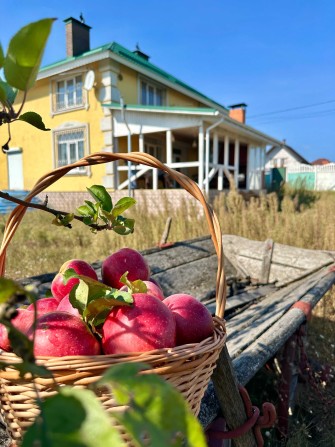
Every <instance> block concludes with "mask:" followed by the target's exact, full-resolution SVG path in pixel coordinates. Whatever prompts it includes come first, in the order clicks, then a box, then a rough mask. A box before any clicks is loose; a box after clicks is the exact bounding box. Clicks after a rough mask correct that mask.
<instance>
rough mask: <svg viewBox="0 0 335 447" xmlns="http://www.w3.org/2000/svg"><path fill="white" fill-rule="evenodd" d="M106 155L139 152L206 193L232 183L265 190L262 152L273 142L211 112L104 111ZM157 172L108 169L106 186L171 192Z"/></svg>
mask: <svg viewBox="0 0 335 447" xmlns="http://www.w3.org/2000/svg"><path fill="white" fill-rule="evenodd" d="M101 128H102V130H103V132H104V136H105V150H108V151H113V152H126V151H140V152H147V153H150V154H151V155H154V156H156V157H157V158H158V159H159V160H161V161H162V162H164V163H165V164H167V165H168V166H169V167H171V168H173V169H178V170H180V171H182V172H183V173H185V174H186V175H188V176H189V177H191V178H192V179H193V180H195V181H196V182H197V183H198V185H199V186H200V187H201V188H202V189H203V190H204V191H205V192H207V193H208V192H209V189H216V190H219V191H221V190H223V189H226V188H228V187H229V182H233V183H234V184H235V186H236V188H238V189H241V190H260V189H263V188H264V167H265V150H266V145H267V144H273V140H272V139H271V138H270V137H267V136H266V135H264V134H261V133H260V132H258V131H255V130H254V129H252V128H250V127H249V126H246V125H242V124H241V123H238V122H237V121H235V120H232V119H231V118H229V117H228V115H227V116H222V115H220V114H219V113H218V112H217V111H216V110H215V109H206V108H201V109H200V108H199V109H197V108H180V107H151V106H138V105H134V106H129V105H128V106H127V107H126V108H123V109H121V106H120V104H110V105H106V106H105V118H104V119H103V120H102V122H101ZM161 174H162V173H159V172H158V171H157V169H154V168H150V167H147V166H144V165H126V164H122V163H119V164H118V166H117V168H116V169H115V170H113V166H112V165H110V166H107V171H106V177H105V179H104V180H105V185H106V186H109V187H112V188H114V189H119V190H120V189H124V188H152V189H154V190H155V189H158V188H160V187H165V188H174V187H177V185H174V184H173V183H168V182H165V181H164V180H165V179H164V178H163V177H162V175H161Z"/></svg>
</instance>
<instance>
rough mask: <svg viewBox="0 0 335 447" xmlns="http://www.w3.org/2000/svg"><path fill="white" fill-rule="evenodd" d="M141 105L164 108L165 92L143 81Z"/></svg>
mask: <svg viewBox="0 0 335 447" xmlns="http://www.w3.org/2000/svg"><path fill="white" fill-rule="evenodd" d="M140 103H141V104H143V105H149V106H163V105H164V103H165V90H164V89H162V88H161V87H159V86H158V85H155V84H151V83H149V82H147V81H143V80H142V81H141V94H140Z"/></svg>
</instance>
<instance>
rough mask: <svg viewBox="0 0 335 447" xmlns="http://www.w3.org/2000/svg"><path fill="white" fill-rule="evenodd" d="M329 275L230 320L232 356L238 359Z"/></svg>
mask: <svg viewBox="0 0 335 447" xmlns="http://www.w3.org/2000/svg"><path fill="white" fill-rule="evenodd" d="M327 274H328V270H323V271H322V272H318V273H317V274H315V275H313V278H310V279H309V280H308V281H305V282H303V283H302V284H301V283H300V285H298V286H296V285H294V287H289V288H288V289H289V290H283V291H280V292H275V293H274V294H272V296H270V297H267V298H266V299H264V300H262V301H261V302H260V303H257V304H256V305H255V306H252V307H250V308H248V309H247V310H246V311H245V312H243V313H242V314H241V315H239V316H237V317H236V318H233V319H232V320H229V321H228V322H227V333H228V338H227V346H228V349H229V353H230V356H231V357H232V358H235V357H237V356H238V355H239V354H240V352H241V351H243V350H244V349H245V348H246V347H247V346H249V345H250V344H252V343H253V342H254V341H255V340H256V339H257V338H259V337H260V335H261V334H263V333H264V332H265V331H266V330H267V329H268V328H269V327H271V326H272V325H273V324H274V323H275V322H276V321H278V320H279V319H280V318H281V316H282V315H283V314H284V313H285V312H286V311H287V310H288V309H289V308H290V307H291V306H292V304H293V303H295V302H296V301H298V300H299V299H300V298H301V297H302V296H304V295H305V294H306V293H307V292H308V290H310V289H312V288H313V287H315V286H316V284H317V283H318V282H319V281H320V280H321V279H322V278H323V277H324V276H326V275H327Z"/></svg>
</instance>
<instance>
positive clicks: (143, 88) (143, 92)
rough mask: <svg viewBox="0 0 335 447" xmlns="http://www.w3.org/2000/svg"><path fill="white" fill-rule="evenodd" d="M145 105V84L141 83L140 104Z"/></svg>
mask: <svg viewBox="0 0 335 447" xmlns="http://www.w3.org/2000/svg"><path fill="white" fill-rule="evenodd" d="M146 103H147V84H146V83H145V82H142V83H141V104H144V105H145V104H146Z"/></svg>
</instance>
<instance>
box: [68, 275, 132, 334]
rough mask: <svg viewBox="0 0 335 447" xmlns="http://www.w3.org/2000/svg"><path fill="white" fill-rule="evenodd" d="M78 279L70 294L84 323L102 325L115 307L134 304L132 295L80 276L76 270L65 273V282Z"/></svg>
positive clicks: (73, 304)
mask: <svg viewBox="0 0 335 447" xmlns="http://www.w3.org/2000/svg"><path fill="white" fill-rule="evenodd" d="M71 278H78V279H79V284H76V285H75V286H74V287H73V288H72V290H71V292H70V296H69V299H70V303H71V304H72V306H73V307H75V308H76V309H78V311H79V313H80V314H81V315H82V317H83V319H84V321H86V322H87V323H89V324H90V325H92V326H98V325H100V324H101V323H102V322H103V321H102V320H104V319H105V318H106V317H107V315H108V313H109V312H110V311H111V309H112V308H113V307H114V306H129V305H130V304H132V303H133V302H134V300H133V297H132V295H131V293H129V292H123V291H120V290H118V289H114V288H112V287H109V286H107V285H106V284H103V283H101V282H100V281H97V280H95V279H93V278H89V277H87V276H83V275H78V273H76V272H75V270H74V269H67V270H66V271H65V272H64V273H63V281H64V283H65V284H66V282H67V281H68V280H69V279H71Z"/></svg>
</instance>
